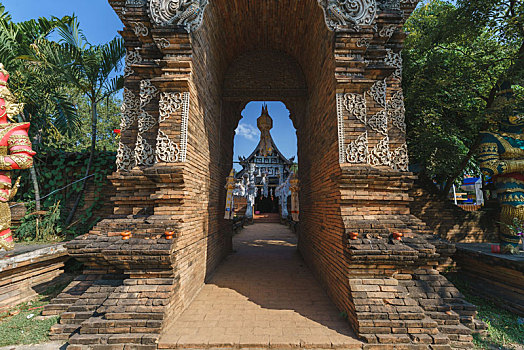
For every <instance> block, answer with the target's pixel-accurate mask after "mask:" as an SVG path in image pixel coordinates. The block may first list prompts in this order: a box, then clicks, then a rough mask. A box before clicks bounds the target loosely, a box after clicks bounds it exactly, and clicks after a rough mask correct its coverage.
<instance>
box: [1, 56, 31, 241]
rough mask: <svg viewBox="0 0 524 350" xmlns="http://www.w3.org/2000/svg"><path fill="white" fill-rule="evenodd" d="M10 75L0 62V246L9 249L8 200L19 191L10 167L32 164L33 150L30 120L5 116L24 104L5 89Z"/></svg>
mask: <svg viewBox="0 0 524 350" xmlns="http://www.w3.org/2000/svg"><path fill="white" fill-rule="evenodd" d="M8 79H9V74H8V73H7V71H6V70H5V69H4V66H3V65H2V64H0V249H1V248H3V249H5V250H12V249H13V248H14V245H15V244H14V240H13V236H12V234H11V210H10V209H9V203H8V202H9V201H10V200H11V199H12V198H13V197H14V196H15V194H16V191H17V190H18V183H19V180H20V179H18V180H17V181H16V182H15V184H14V185H13V184H12V183H11V174H10V170H16V169H28V168H30V167H32V166H33V156H34V155H35V152H33V150H32V149H31V141H30V139H29V136H28V134H27V132H28V130H29V123H9V120H8V119H11V118H12V117H14V116H16V115H18V114H21V113H22V112H23V110H24V105H23V104H19V103H16V100H15V97H14V96H13V94H12V93H11V92H10V91H9V89H8V88H7V80H8Z"/></svg>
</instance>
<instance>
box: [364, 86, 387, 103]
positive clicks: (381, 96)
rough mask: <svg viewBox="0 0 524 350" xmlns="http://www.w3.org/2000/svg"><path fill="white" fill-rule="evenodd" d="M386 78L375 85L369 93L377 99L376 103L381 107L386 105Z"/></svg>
mask: <svg viewBox="0 0 524 350" xmlns="http://www.w3.org/2000/svg"><path fill="white" fill-rule="evenodd" d="M386 88H387V84H386V79H384V80H379V81H377V82H376V83H375V84H373V86H372V87H371V89H369V91H368V92H367V94H368V95H369V96H371V97H372V98H373V100H375V102H376V103H378V104H379V105H380V106H381V107H386Z"/></svg>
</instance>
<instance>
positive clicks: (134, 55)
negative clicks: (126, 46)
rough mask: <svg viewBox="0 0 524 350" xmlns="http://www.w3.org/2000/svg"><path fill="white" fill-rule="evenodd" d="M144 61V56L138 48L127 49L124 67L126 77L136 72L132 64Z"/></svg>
mask: <svg viewBox="0 0 524 350" xmlns="http://www.w3.org/2000/svg"><path fill="white" fill-rule="evenodd" d="M140 62H142V57H141V56H140V53H139V52H138V51H137V50H134V51H127V54H126V59H125V68H124V78H127V77H128V76H130V75H133V74H134V73H135V72H134V71H133V68H131V65H133V64H137V63H140Z"/></svg>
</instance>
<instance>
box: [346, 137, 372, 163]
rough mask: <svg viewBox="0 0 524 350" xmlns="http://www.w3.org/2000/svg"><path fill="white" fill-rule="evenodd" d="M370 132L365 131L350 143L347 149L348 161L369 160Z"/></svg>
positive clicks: (360, 161)
mask: <svg viewBox="0 0 524 350" xmlns="http://www.w3.org/2000/svg"><path fill="white" fill-rule="evenodd" d="M368 156H369V155H368V133H367V132H363V133H362V134H361V135H360V136H359V137H357V139H356V140H354V141H352V142H350V143H349V145H348V147H347V149H346V159H347V162H348V163H353V164H362V163H367V162H368Z"/></svg>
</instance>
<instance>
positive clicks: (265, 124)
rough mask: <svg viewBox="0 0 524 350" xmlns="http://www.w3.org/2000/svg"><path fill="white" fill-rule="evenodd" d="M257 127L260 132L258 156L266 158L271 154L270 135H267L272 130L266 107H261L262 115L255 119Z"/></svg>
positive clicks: (271, 122)
mask: <svg viewBox="0 0 524 350" xmlns="http://www.w3.org/2000/svg"><path fill="white" fill-rule="evenodd" d="M257 126H258V129H259V130H260V144H259V145H260V147H259V149H260V155H261V156H263V157H267V156H268V155H270V154H271V153H273V146H272V142H271V134H270V133H269V131H270V130H271V129H273V119H271V117H270V116H269V111H268V107H267V105H265V106H264V105H262V113H261V114H260V117H258V119H257Z"/></svg>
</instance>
